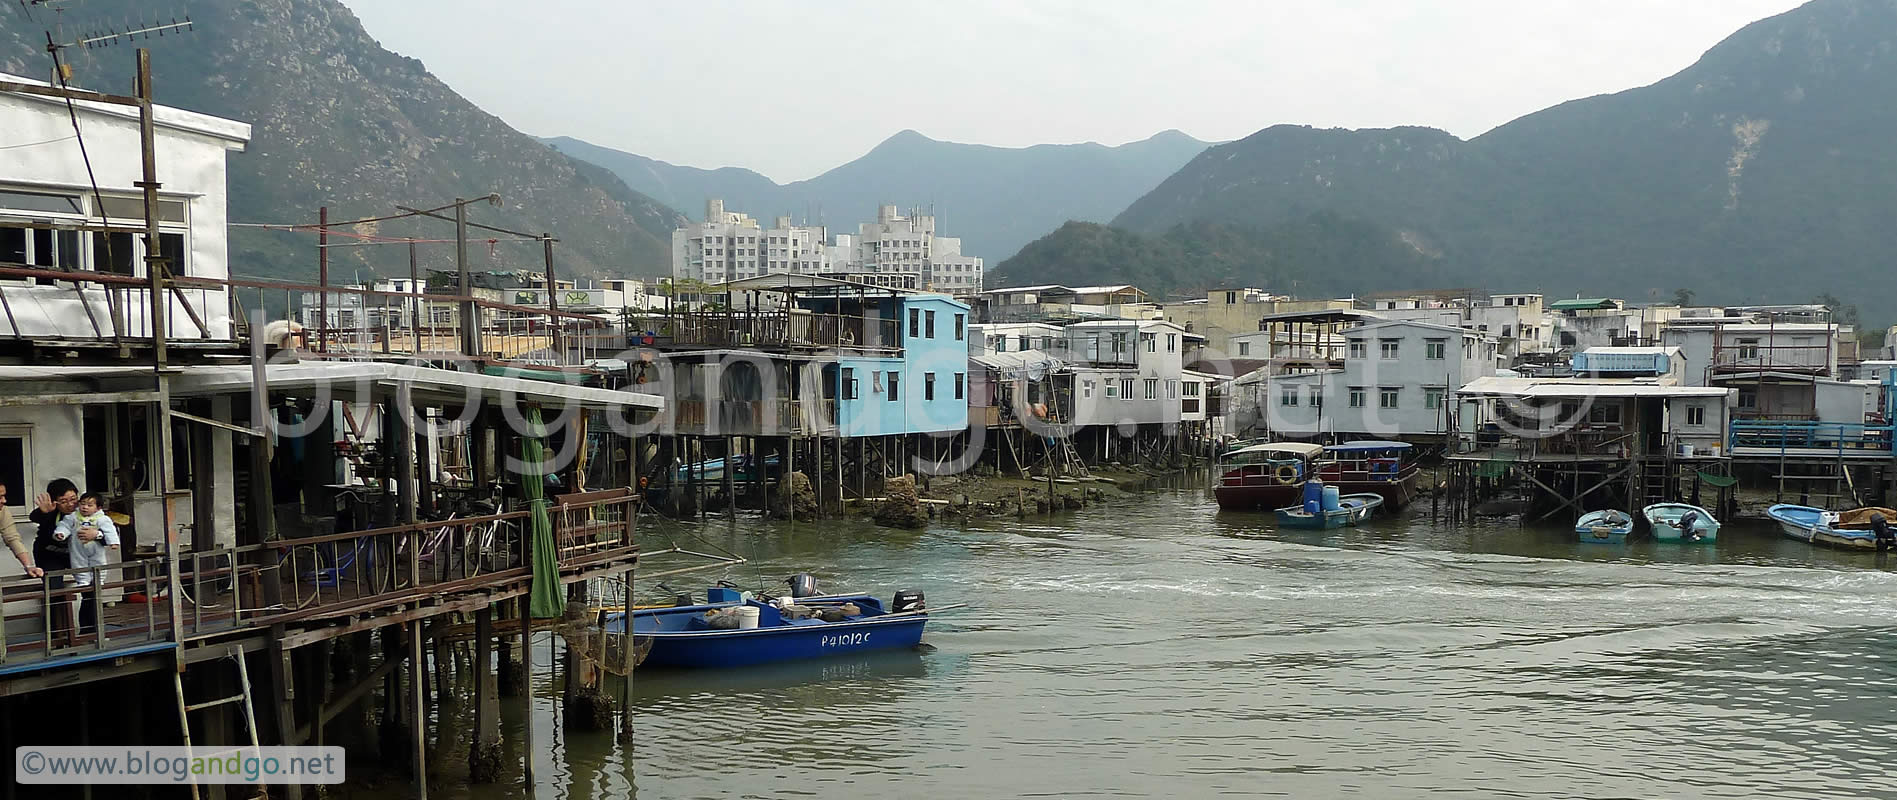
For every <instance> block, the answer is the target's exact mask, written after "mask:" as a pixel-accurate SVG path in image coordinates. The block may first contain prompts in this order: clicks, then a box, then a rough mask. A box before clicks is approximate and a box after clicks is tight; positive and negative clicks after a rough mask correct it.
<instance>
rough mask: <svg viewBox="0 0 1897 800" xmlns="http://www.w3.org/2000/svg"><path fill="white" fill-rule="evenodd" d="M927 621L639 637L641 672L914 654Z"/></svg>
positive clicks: (823, 624)
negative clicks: (648, 647) (648, 645)
mask: <svg viewBox="0 0 1897 800" xmlns="http://www.w3.org/2000/svg"><path fill="white" fill-rule="evenodd" d="M928 621H929V618H928V616H927V615H918V616H913V617H901V618H898V619H892V620H887V621H878V620H874V619H869V620H863V621H861V622H813V623H809V624H793V625H785V626H781V627H772V628H752V629H750V630H736V631H685V632H680V633H654V634H649V635H646V634H640V636H641V638H650V639H651V640H652V651H651V652H650V653H648V654H647V655H646V658H645V661H644V662H642V663H641V664H640V666H647V665H653V666H668V667H745V666H755V665H758V664H772V663H777V662H780V661H798V660H802V659H807V658H824V657H827V656H835V655H843V654H846V653H863V652H869V651H872V650H895V649H900V648H913V647H915V646H916V645H918V644H921V643H922V626H923V625H924V624H925V623H927V622H928Z"/></svg>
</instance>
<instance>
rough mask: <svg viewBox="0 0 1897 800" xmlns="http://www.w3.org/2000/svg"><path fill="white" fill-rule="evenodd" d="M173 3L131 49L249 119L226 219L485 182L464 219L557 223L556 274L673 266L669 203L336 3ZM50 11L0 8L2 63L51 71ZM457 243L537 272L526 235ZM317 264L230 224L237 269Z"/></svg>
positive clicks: (130, 9) (85, 54) (74, 20)
mask: <svg viewBox="0 0 1897 800" xmlns="http://www.w3.org/2000/svg"><path fill="white" fill-rule="evenodd" d="M146 5H147V4H145V3H142V2H138V0H93V2H88V3H85V4H83V5H76V6H72V7H71V8H69V9H67V10H65V11H63V12H61V13H63V14H64V16H63V17H60V18H59V20H60V22H62V23H63V25H64V26H65V28H66V29H67V30H75V29H81V28H85V27H86V26H87V25H89V24H92V23H93V22H94V21H98V22H100V23H106V22H110V23H111V24H115V25H123V24H124V23H125V21H127V20H133V21H139V20H146V19H147V18H148V17H151V16H152V15H153V13H154V12H153V11H151V10H150V9H148V8H146V7H145V6H146ZM186 14H189V15H190V17H191V19H192V20H193V21H194V23H195V24H194V27H193V29H192V30H190V31H188V32H186V33H184V34H182V35H176V34H174V35H170V36H166V37H164V38H156V37H154V38H152V39H150V40H148V41H144V40H142V41H140V42H139V43H138V44H139V45H140V46H147V47H150V48H151V50H152V72H153V90H154V94H155V96H156V98H157V100H158V102H160V103H165V104H167V105H174V106H179V107H182V108H186V109H190V110H193V111H200V112H204V113H208V114H215V115H217V116H222V117H229V118H232V119H237V120H241V121H245V122H249V123H250V124H251V126H252V127H251V134H252V137H253V138H252V140H251V142H250V146H249V148H248V149H247V151H246V152H243V153H234V154H232V155H231V156H230V159H229V165H230V173H229V182H230V217H231V220H232V221H233V222H273V223H274V222H300V223H309V222H314V221H315V219H316V210H317V207H319V206H322V205H328V206H329V207H330V218H331V219H358V218H363V217H370V216H380V215H385V214H388V213H392V212H394V210H395V208H394V207H395V206H396V205H406V206H411V207H421V208H433V207H436V206H440V205H443V204H446V203H448V202H450V201H452V200H453V199H454V198H456V197H482V196H485V195H487V194H489V193H491V192H498V193H500V195H501V196H502V198H503V203H504V206H503V207H502V208H498V209H496V208H492V207H490V206H488V205H487V204H485V203H482V204H479V205H476V206H471V207H470V212H469V214H470V217H471V219H472V220H474V221H476V222H482V223H486V224H490V225H497V226H501V227H505V228H511V229H515V230H522V231H527V232H534V233H539V232H543V231H544V232H548V233H551V234H553V235H554V236H555V237H556V238H558V239H559V240H560V242H559V244H558V245H557V246H556V249H555V255H556V258H557V259H558V261H557V268H558V270H559V271H560V273H561V274H564V275H574V274H628V273H632V274H657V273H659V272H663V271H668V270H669V269H670V258H671V256H670V253H671V230H672V228H673V227H675V226H676V225H677V224H678V223H679V221H680V220H681V219H682V218H681V217H679V216H678V214H677V213H676V212H673V211H672V210H671V209H669V208H667V207H665V206H664V205H663V204H661V203H658V202H656V201H654V200H652V199H651V198H649V197H646V196H645V195H642V194H640V193H638V192H635V191H632V190H631V189H629V188H627V187H626V185H625V184H624V183H623V182H621V181H620V180H619V179H618V178H615V177H613V175H612V174H611V173H609V172H607V171H606V170H604V169H601V168H599V167H596V166H593V165H591V164H588V163H585V162H582V161H577V160H575V159H572V158H569V157H567V156H564V155H561V154H560V153H557V152H555V151H554V150H552V149H551V148H548V147H546V146H545V145H542V144H540V143H539V142H537V141H535V140H534V139H533V138H532V137H530V136H527V135H525V134H522V133H520V132H518V131H516V130H514V129H512V128H510V127H508V126H507V124H506V123H504V122H502V121H501V120H499V119H498V118H496V117H494V116H493V115H490V114H487V113H485V112H483V111H481V110H480V109H479V108H476V107H475V106H474V105H473V104H471V103H469V102H468V101H467V100H465V99H463V98H462V97H461V96H460V95H458V94H456V93H455V92H454V90H452V89H450V88H449V87H448V86H447V85H445V84H443V83H442V82H441V81H440V80H439V79H437V78H436V77H435V76H433V75H431V74H429V72H428V70H427V69H426V68H424V67H423V66H422V64H421V62H419V61H416V60H414V59H411V58H404V57H402V56H399V55H396V54H394V53H391V52H389V51H388V50H385V49H383V48H382V47H381V46H380V45H378V44H377V43H376V41H375V40H374V39H373V38H371V37H370V36H369V34H368V33H367V32H366V31H364V30H363V28H362V25H361V23H360V22H358V21H357V20H356V18H355V16H354V15H353V14H351V13H350V12H349V10H348V9H346V8H344V7H343V5H342V4H341V3H339V2H336V0H183V2H178V3H172V4H170V5H167V6H165V8H164V18H165V19H167V20H169V19H170V18H171V17H172V16H174V15H175V16H177V17H180V18H182V17H183V16H184V15H186ZM54 19H55V17H54V15H53V12H52V11H51V10H49V9H46V8H43V7H38V6H31V5H28V4H7V5H6V6H5V7H3V8H0V71H5V72H12V73H16V74H26V75H41V76H43V75H46V74H47V73H48V70H49V69H50V64H51V62H50V60H49V58H48V56H47V55H46V39H45V35H46V34H45V31H46V29H47V28H48V27H50V26H51V25H52V24H53V21H54ZM67 53H68V57H69V58H71V59H73V66H74V68H75V72H76V75H75V77H74V83H76V84H79V85H85V86H92V87H97V88H101V89H111V90H120V89H124V88H127V87H129V85H130V80H131V78H130V76H131V74H132V66H133V50H132V48H131V47H130V46H119V47H112V48H108V49H103V50H80V49H75V50H68V51H67ZM160 169H163V165H162V164H161V165H160ZM444 226H445V224H444V223H439V222H428V223H421V222H415V221H412V220H405V221H400V222H390V223H384V224H382V225H381V226H380V227H379V229H377V230H375V231H373V232H376V233H380V234H383V235H389V236H409V235H417V234H419V235H421V236H425V237H427V238H436V239H439V238H443V237H444V236H446V237H452V235H453V229H452V227H444ZM359 230H364V231H365V232H368V231H367V229H366V228H365V229H359ZM419 250H420V256H421V259H422V260H423V266H424V267H440V268H446V267H448V266H451V265H452V262H453V247H452V245H448V244H423V245H421V246H420V247H419ZM470 250H471V252H472V253H473V254H474V257H473V258H472V259H471V260H472V261H473V263H474V265H475V266H476V267H477V268H482V269H514V268H526V267H531V268H533V269H536V270H538V269H539V268H540V266H541V264H542V259H543V256H542V248H541V247H540V245H538V244H537V243H521V244H512V243H506V242H502V243H496V244H494V245H491V246H489V245H486V244H485V243H483V244H481V245H477V246H475V247H472V248H470ZM398 251H399V252H398ZM407 258H408V254H407V248H405V247H350V248H338V249H336V250H333V251H332V258H331V267H332V270H333V271H339V272H341V273H342V274H348V270H350V269H352V268H365V269H370V270H381V271H384V272H387V273H396V274H402V273H406V271H407V263H408V262H407ZM315 265H316V248H315V241H314V239H313V237H311V236H309V235H306V234H289V233H277V232H265V231H260V230H257V229H246V228H233V229H232V231H231V269H232V271H233V272H234V273H237V274H242V275H253V276H264V277H272V278H294V279H298V280H308V281H312V282H313V281H314V273H315Z"/></svg>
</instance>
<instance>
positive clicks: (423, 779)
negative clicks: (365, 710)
mask: <svg viewBox="0 0 1897 800" xmlns="http://www.w3.org/2000/svg"><path fill="white" fill-rule="evenodd" d="M408 660H409V663H410V664H412V665H414V667H415V673H414V674H415V678H416V680H414V681H411V682H410V685H409V696H408V702H409V713H411V714H413V715H414V716H412V717H411V718H410V722H409V732H410V734H411V738H412V739H413V740H414V750H413V751H412V752H413V758H414V760H413V762H411V763H412V764H413V767H412V769H413V770H414V773H413V774H414V778H415V800H428V717H427V715H426V714H424V713H423V712H422V709H423V706H422V684H423V682H424V680H423V678H422V674H423V673H422V622H421V620H413V621H411V622H409V623H408Z"/></svg>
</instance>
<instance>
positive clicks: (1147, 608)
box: [436, 490, 1897, 800]
mask: <svg viewBox="0 0 1897 800" xmlns="http://www.w3.org/2000/svg"><path fill="white" fill-rule="evenodd" d="M666 524H669V523H658V525H660V526H663V525H666ZM658 530H663V528H659V529H658ZM688 530H689V531H690V532H691V533H695V534H697V535H700V536H703V537H705V538H706V539H708V540H710V541H713V542H715V543H717V544H719V545H720V546H723V547H727V548H730V549H732V550H734V551H736V552H739V553H741V554H743V555H745V556H746V557H748V558H752V559H754V561H753V563H751V564H746V565H744V566H741V567H736V568H732V569H731V570H729V571H728V572H727V573H726V574H725V575H723V576H722V577H725V578H728V579H731V580H735V581H739V582H743V583H746V584H756V583H758V582H759V581H760V580H762V581H765V582H771V581H776V580H778V579H781V578H782V577H783V576H785V575H787V574H790V573H792V572H796V571H806V570H807V571H811V572H814V573H816V574H817V575H818V576H819V578H820V579H821V580H822V582H823V585H824V586H825V588H827V589H835V590H843V589H861V590H864V591H869V592H873V593H874V594H876V595H878V596H884V597H887V596H888V595H890V594H891V593H893V592H894V591H895V590H896V589H898V588H910V587H913V588H920V589H922V590H924V591H926V592H927V593H928V597H929V599H930V601H931V602H932V603H935V604H938V605H940V604H947V603H951V602H970V603H973V604H974V605H973V607H971V608H969V609H966V610H963V611H960V612H953V613H945V614H942V615H939V618H938V619H936V620H934V621H931V623H930V627H929V632H928V636H927V641H928V642H929V643H930V644H931V645H932V646H933V648H932V649H930V650H928V651H926V652H919V653H910V652H904V653H896V654H889V655H885V656H882V657H878V658H846V659H844V660H840V661H826V662H813V663H806V664H800V665H796V666H791V667H786V668H781V669H772V670H763V671H758V670H749V671H742V672H730V673H708V672H691V673H673V674H664V673H658V672H651V673H648V672H647V671H641V672H639V673H638V674H637V688H636V689H635V694H636V698H635V707H636V709H637V713H638V717H637V723H636V724H637V728H638V730H637V734H636V736H635V737H634V743H633V747H632V749H631V750H630V752H628V751H627V750H625V749H624V748H622V747H621V746H620V745H618V744H616V743H615V742H614V740H613V736H612V734H610V733H602V734H568V733H564V732H561V731H560V730H559V729H558V726H557V725H556V724H555V723H554V721H553V715H554V713H555V705H556V702H557V696H558V691H557V688H556V687H555V686H554V685H552V683H551V682H550V681H549V680H547V679H549V678H550V677H551V671H550V670H549V669H548V668H547V665H548V663H549V659H550V653H549V650H548V649H547V648H548V647H550V644H549V645H544V646H543V647H540V648H536V652H535V657H536V663H537V665H538V666H537V667H536V670H535V672H536V675H537V677H539V678H540V679H542V683H541V685H540V686H539V687H538V694H539V700H538V706H537V708H536V721H535V724H534V727H535V731H534V734H535V746H534V751H535V757H536V759H537V766H536V769H537V771H538V773H539V776H540V779H541V784H542V788H541V791H540V795H541V796H542V797H549V798H553V797H563V798H607V797H614V798H617V797H625V796H628V795H636V796H639V797H647V798H698V797H704V798H732V797H759V798H780V797H802V796H810V797H823V798H875V799H876V800H883V799H884V798H890V797H954V798H961V797H969V798H979V797H997V798H999V797H1029V796H1032V797H1211V796H1215V795H1231V796H1286V797H1299V798H1312V797H1349V796H1361V797H1375V798H1391V797H1422V796H1462V797H1474V798H1491V797H1516V798H1540V797H1548V798H1554V797H1564V798H1565V797H1603V798H1606V797H1639V798H1651V797H1698V798H1712V797H1735V798H1736V797H1746V798H1756V797H1774V798H1793V797H1810V798H1819V797H1837V798H1844V797H1853V798H1855V797H1874V796H1887V797H1897V767H1893V764H1894V763H1897V761H1894V759H1897V643H1893V639H1892V637H1891V633H1892V631H1893V630H1897V574H1893V573H1892V572H1889V571H1887V569H1889V568H1890V567H1892V566H1897V564H1889V563H1887V562H1886V561H1884V560H1883V559H1882V557H1880V556H1876V555H1865V554H1853V553H1839V552H1831V551H1826V550H1820V549H1813V548H1811V547H1810V546H1809V545H1805V544H1802V543H1798V542H1794V541H1791V540H1788V539H1785V538H1783V537H1781V536H1779V535H1778V534H1777V532H1776V530H1775V529H1773V528H1771V527H1770V526H1768V525H1766V524H1763V523H1748V522H1746V521H1744V520H1740V521H1734V522H1730V523H1729V524H1728V525H1727V526H1726V528H1725V529H1724V530H1722V531H1721V532H1720V538H1719V541H1718V542H1717V544H1716V545H1713V546H1705V545H1661V544H1655V543H1650V542H1638V543H1634V544H1629V545H1624V546H1606V545H1594V544H1581V543H1578V542H1575V541H1574V536H1573V534H1572V533H1568V532H1564V529H1563V527H1562V526H1559V525H1555V526H1552V527H1546V528H1525V527H1521V526H1519V525H1518V524H1517V523H1515V522H1514V521H1512V520H1511V521H1506V522H1502V521H1497V522H1493V523H1477V524H1474V525H1466V526H1457V527H1453V528H1452V527H1448V526H1443V525H1438V524H1433V523H1432V522H1431V520H1430V519H1429V516H1428V507H1427V503H1422V504H1419V507H1418V508H1415V509H1413V510H1412V513H1411V514H1409V515H1406V516H1399V517H1393V518H1385V519H1382V520H1379V521H1377V522H1375V523H1374V524H1372V525H1371V526H1369V527H1366V528H1360V529H1346V530H1342V531H1328V532H1316V531H1308V532H1304V531H1299V532H1294V531H1277V530H1274V526H1273V525H1272V523H1271V521H1270V519H1269V517H1268V516H1266V515H1257V514H1231V513H1221V512H1219V511H1218V509H1217V507H1216V506H1215V505H1214V504H1212V502H1211V501H1210V498H1209V497H1208V496H1206V494H1205V493H1204V492H1203V491H1195V490H1172V491H1160V492H1154V493H1150V494H1146V495H1142V496H1140V497H1139V498H1137V499H1130V500H1129V499H1122V500H1118V501H1112V502H1107V503H1103V504H1098V505H1094V506H1091V507H1089V508H1087V509H1084V510H1082V511H1079V512H1074V513H1071V514H1068V515H1064V516H1059V517H1055V518H1051V519H1048V518H1042V519H1030V520H1013V519H1005V520H988V521H980V522H975V523H969V524H960V525H953V526H937V527H932V528H930V529H928V530H926V531H920V532H903V531H894V530H890V529H886V528H878V527H875V526H873V525H870V524H867V523H855V522H834V521H831V522H825V523H822V524H820V525H812V524H798V525H788V524H783V523H774V522H765V521H761V520H742V521H740V522H739V523H738V524H737V525H736V526H735V527H733V526H730V525H727V524H726V523H724V522H722V521H720V520H715V519H714V520H712V521H710V522H708V523H706V524H704V525H700V526H688V527H681V528H678V529H674V530H673V532H674V533H675V534H678V535H683V534H684V533H685V532H686V531H688ZM716 577H719V576H716V575H712V576H707V577H705V578H703V579H701V581H706V580H711V579H715V578H716ZM510 713H512V712H511V710H510ZM506 724H507V725H508V733H507V739H508V740H509V741H508V749H509V753H508V757H509V758H518V753H519V749H518V748H519V747H520V746H521V745H520V743H519V741H518V736H517V734H518V731H519V729H520V727H519V724H518V720H517V719H514V718H512V717H509V718H507V720H506ZM518 792H519V790H518V788H514V787H475V788H470V787H466V786H454V785H451V786H446V787H441V788H440V789H438V791H437V793H436V794H438V795H440V794H445V795H446V796H449V797H466V798H486V797H516V796H518Z"/></svg>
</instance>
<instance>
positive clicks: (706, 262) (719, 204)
mask: <svg viewBox="0 0 1897 800" xmlns="http://www.w3.org/2000/svg"><path fill="white" fill-rule="evenodd" d="M826 238H827V237H826V236H825V232H824V228H823V226H821V225H817V226H805V225H792V224H791V219H790V217H778V218H777V219H775V220H773V224H772V225H771V227H770V228H768V229H767V228H764V227H763V226H761V225H759V224H758V221H757V220H755V219H752V218H751V217H750V216H748V215H745V214H741V213H738V212H735V211H726V210H725V202H724V201H723V200H718V199H712V200H708V201H706V203H705V221H704V222H694V223H691V224H689V225H686V226H685V227H682V228H679V229H677V230H674V231H672V276H673V277H675V278H681V279H691V280H700V281H704V282H706V283H723V282H725V281H734V280H743V279H745V278H755V277H757V276H759V275H769V274H773V273H795V274H799V275H815V274H818V273H823V272H829V271H830V251H829V248H828V247H827V246H826V245H825V242H824V240H825V239H826Z"/></svg>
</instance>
